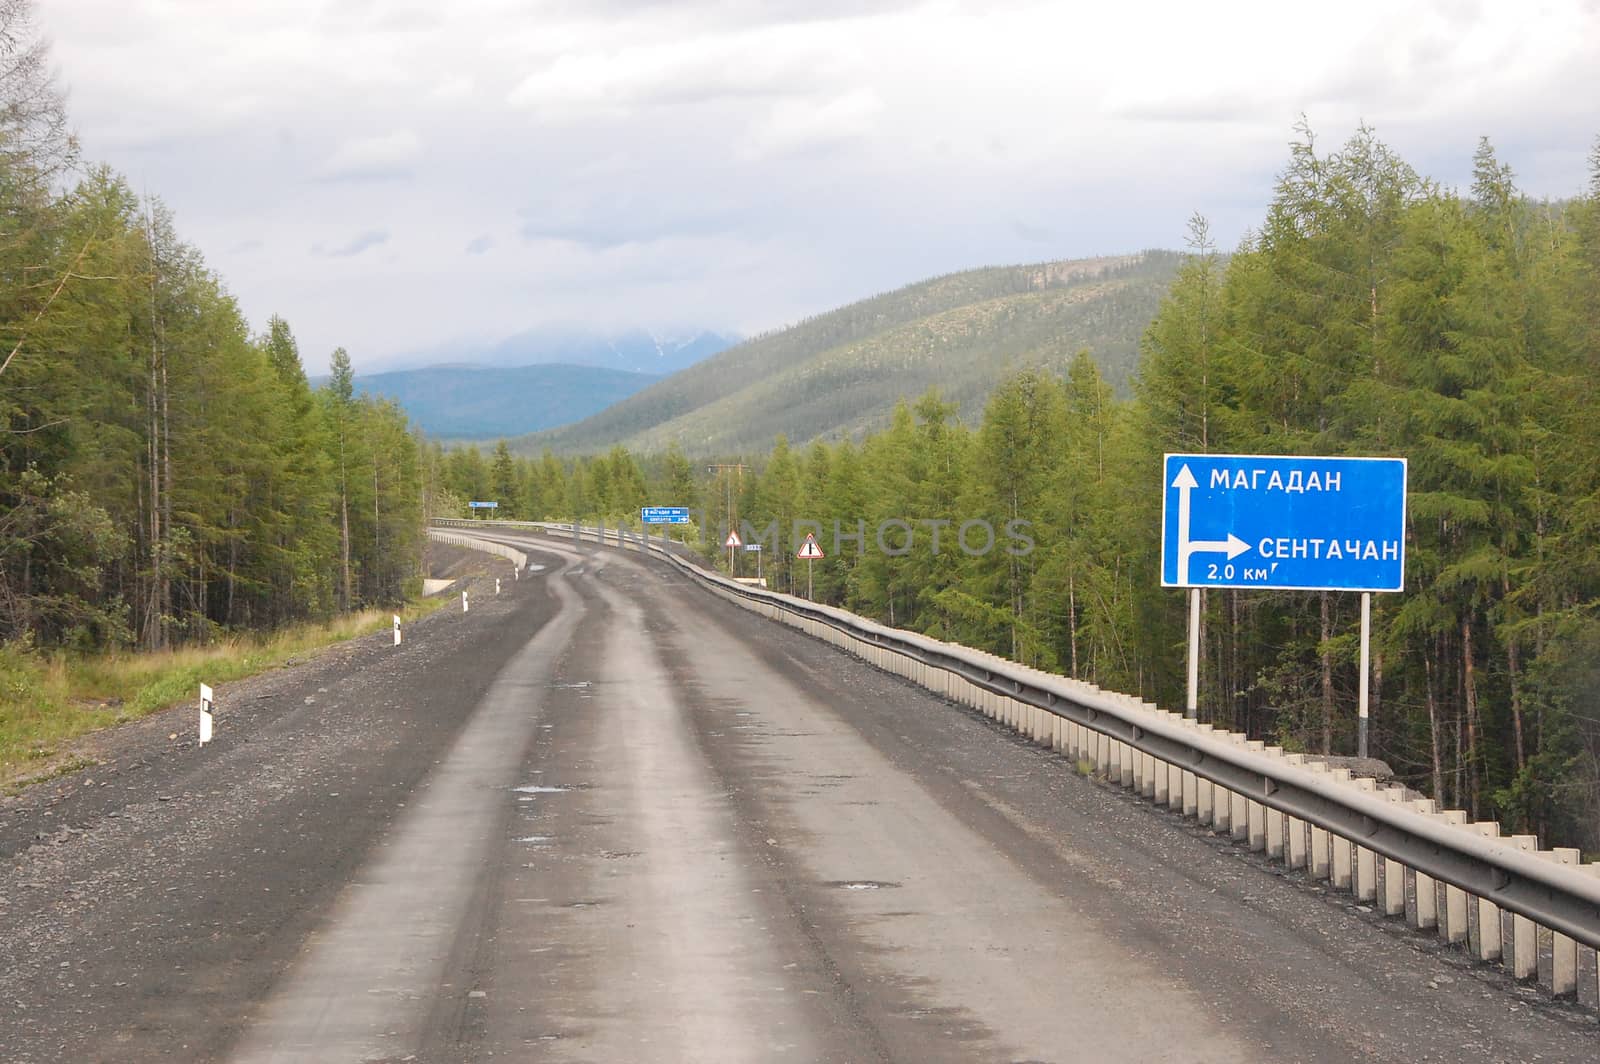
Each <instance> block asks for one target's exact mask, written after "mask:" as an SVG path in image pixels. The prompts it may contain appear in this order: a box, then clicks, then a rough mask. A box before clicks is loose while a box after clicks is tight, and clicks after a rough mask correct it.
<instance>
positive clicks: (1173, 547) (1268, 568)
mask: <svg viewBox="0 0 1600 1064" xmlns="http://www.w3.org/2000/svg"><path fill="white" fill-rule="evenodd" d="M1162 486H1163V495H1162V505H1161V586H1162V587H1238V588H1289V589H1296V590H1301V591H1399V590H1401V589H1402V588H1403V587H1404V585H1405V559H1406V460H1405V459H1404V458H1302V457H1279V456H1271V455H1245V454H1169V455H1167V456H1166V462H1165V465H1164V468H1163V475H1162Z"/></svg>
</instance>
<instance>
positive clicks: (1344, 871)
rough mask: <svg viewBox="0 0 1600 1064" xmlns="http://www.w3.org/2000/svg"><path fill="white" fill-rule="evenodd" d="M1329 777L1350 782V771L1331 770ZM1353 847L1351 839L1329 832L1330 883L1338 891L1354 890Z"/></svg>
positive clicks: (1341, 781)
mask: <svg viewBox="0 0 1600 1064" xmlns="http://www.w3.org/2000/svg"><path fill="white" fill-rule="evenodd" d="M1328 775H1330V776H1332V777H1333V778H1334V779H1335V780H1337V781H1339V782H1340V783H1348V782H1350V770H1349V769H1347V768H1331V769H1329V770H1328ZM1352 850H1353V846H1352V844H1351V842H1350V840H1349V839H1347V838H1345V837H1344V836H1342V835H1335V834H1334V833H1333V832H1331V831H1330V832H1328V854H1329V861H1328V867H1329V868H1330V869H1331V871H1329V873H1328V883H1329V885H1330V886H1333V887H1334V888H1336V889H1338V890H1353V889H1354V887H1355V876H1354V875H1353V874H1352V871H1351V862H1352V861H1353V859H1354V856H1355V855H1354V853H1353V852H1352Z"/></svg>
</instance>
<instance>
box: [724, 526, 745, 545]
mask: <svg viewBox="0 0 1600 1064" xmlns="http://www.w3.org/2000/svg"><path fill="white" fill-rule="evenodd" d="M722 545H723V546H724V547H742V546H744V540H742V539H740V538H739V533H737V532H735V531H733V530H732V529H729V530H728V538H727V539H725V540H723V541H722Z"/></svg>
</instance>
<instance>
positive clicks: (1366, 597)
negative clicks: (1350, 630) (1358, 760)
mask: <svg viewBox="0 0 1600 1064" xmlns="http://www.w3.org/2000/svg"><path fill="white" fill-rule="evenodd" d="M1371 674H1372V592H1370V591H1363V592H1362V593H1361V695H1360V708H1359V709H1358V710H1357V712H1358V714H1359V716H1357V718H1356V755H1357V756H1358V757H1366V756H1367V697H1368V696H1367V683H1368V679H1369V677H1370V676H1371Z"/></svg>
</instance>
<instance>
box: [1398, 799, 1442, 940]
mask: <svg viewBox="0 0 1600 1064" xmlns="http://www.w3.org/2000/svg"><path fill="white" fill-rule="evenodd" d="M1410 807H1411V808H1412V809H1413V810H1415V811H1416V812H1418V813H1421V814H1422V815H1423V816H1434V815H1435V812H1436V810H1437V809H1438V806H1437V804H1436V803H1435V802H1434V800H1433V799H1432V798H1417V799H1415V800H1413V801H1412V802H1410ZM1436 887H1437V883H1436V882H1435V880H1434V879H1433V877H1432V876H1425V875H1423V874H1422V873H1421V872H1418V871H1416V870H1414V869H1411V868H1407V869H1406V870H1405V884H1404V890H1405V905H1406V926H1407V927H1411V928H1414V929H1416V930H1418V931H1431V930H1432V929H1433V928H1435V927H1436V926H1438V923H1439V903H1438V892H1437V889H1436Z"/></svg>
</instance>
